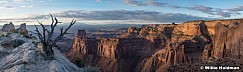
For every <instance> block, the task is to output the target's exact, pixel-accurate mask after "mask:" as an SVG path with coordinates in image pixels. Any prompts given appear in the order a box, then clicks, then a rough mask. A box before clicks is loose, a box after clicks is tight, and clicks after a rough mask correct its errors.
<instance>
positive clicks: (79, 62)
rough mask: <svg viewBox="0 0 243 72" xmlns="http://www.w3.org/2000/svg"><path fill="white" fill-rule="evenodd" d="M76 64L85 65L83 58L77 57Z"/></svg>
mask: <svg viewBox="0 0 243 72" xmlns="http://www.w3.org/2000/svg"><path fill="white" fill-rule="evenodd" d="M75 64H76V65H77V66H78V67H85V64H84V62H83V61H82V60H81V58H76V60H75Z"/></svg>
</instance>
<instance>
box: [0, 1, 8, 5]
mask: <svg viewBox="0 0 243 72" xmlns="http://www.w3.org/2000/svg"><path fill="white" fill-rule="evenodd" d="M2 3H8V1H5V0H3V1H0V4H2Z"/></svg>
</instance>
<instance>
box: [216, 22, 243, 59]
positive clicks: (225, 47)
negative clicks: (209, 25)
mask: <svg viewBox="0 0 243 72" xmlns="http://www.w3.org/2000/svg"><path fill="white" fill-rule="evenodd" d="M242 31H243V21H242V22H240V23H231V24H229V25H228V26H225V25H222V24H220V23H217V24H216V27H215V32H216V34H215V39H214V48H213V53H214V54H213V56H214V57H216V58H223V57H232V58H237V59H240V58H242V55H243V49H242V48H243V42H242V41H243V33H242Z"/></svg>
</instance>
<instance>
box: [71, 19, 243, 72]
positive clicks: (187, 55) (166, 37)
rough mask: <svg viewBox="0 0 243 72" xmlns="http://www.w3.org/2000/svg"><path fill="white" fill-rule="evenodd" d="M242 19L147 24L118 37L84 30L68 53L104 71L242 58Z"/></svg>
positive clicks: (137, 71)
mask: <svg viewBox="0 0 243 72" xmlns="http://www.w3.org/2000/svg"><path fill="white" fill-rule="evenodd" d="M242 23H243V22H242V20H240V19H235V20H211V21H190V22H185V23H182V24H178V25H177V24H165V25H164V24H161V25H156V24H152V25H143V26H141V28H136V27H130V28H128V32H127V33H126V34H124V35H121V36H120V37H117V38H87V37H85V35H86V34H84V33H85V32H83V31H82V32H81V33H78V34H77V36H76V37H75V39H74V43H73V47H72V50H71V52H70V53H69V54H68V55H67V56H68V58H69V59H71V61H72V62H74V63H75V60H77V59H81V60H82V61H83V62H84V63H85V64H88V65H92V66H98V67H100V68H101V70H102V71H104V72H131V71H132V72H164V71H168V70H171V66H178V65H182V64H183V65H186V64H194V63H200V62H202V61H209V60H211V59H221V58H227V57H228V58H233V59H242V54H243V52H242V51H243V49H242V46H243V43H242V41H243V39H242V37H243V36H242V35H243V33H242V32H241V31H243V28H242V27H243V24H242ZM239 62H240V61H239ZM215 64H216V63H215ZM172 70H173V68H172ZM192 70H193V69H189V70H188V71H192ZM173 71H177V70H173Z"/></svg>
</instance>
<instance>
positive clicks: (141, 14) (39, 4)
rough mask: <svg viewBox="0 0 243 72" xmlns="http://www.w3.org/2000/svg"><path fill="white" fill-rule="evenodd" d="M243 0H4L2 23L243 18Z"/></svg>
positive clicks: (0, 0)
mask: <svg viewBox="0 0 243 72" xmlns="http://www.w3.org/2000/svg"><path fill="white" fill-rule="evenodd" d="M242 11H243V0H0V25H3V24H5V23H8V22H13V23H14V24H16V25H18V24H21V23H27V24H28V25H33V24H37V23H38V22H37V20H39V21H42V22H43V23H44V24H49V23H50V21H51V19H50V14H52V15H54V16H55V17H57V19H58V20H59V21H60V22H63V23H69V22H71V20H72V19H75V20H76V21H77V22H78V23H82V24H154V23H172V22H176V23H182V22H185V21H192V20H211V19H237V18H242V17H243V14H242V13H243V12H242Z"/></svg>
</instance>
